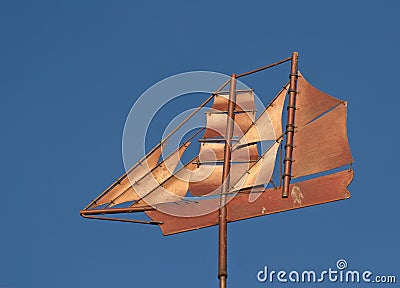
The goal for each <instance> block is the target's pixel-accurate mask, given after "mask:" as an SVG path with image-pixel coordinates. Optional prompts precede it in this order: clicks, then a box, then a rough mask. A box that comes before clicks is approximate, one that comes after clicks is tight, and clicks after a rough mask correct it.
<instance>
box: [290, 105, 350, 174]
mask: <svg viewBox="0 0 400 288" xmlns="http://www.w3.org/2000/svg"><path fill="white" fill-rule="evenodd" d="M346 108H347V107H346V103H341V104H339V106H337V107H336V108H334V109H332V110H331V111H329V112H328V113H326V114H324V115H323V116H321V117H320V118H318V119H317V120H315V121H313V122H311V123H309V124H307V125H306V126H303V127H301V128H299V129H298V130H297V132H296V134H295V139H294V145H295V147H296V148H295V149H294V152H293V159H294V162H293V166H292V176H293V177H294V178H297V177H301V176H305V175H310V174H314V173H318V172H323V171H327V170H330V169H334V168H337V167H340V166H343V165H346V164H350V163H351V162H352V161H353V160H352V156H351V152H350V147H349V143H348V139H347V133H346V110H347V109H346Z"/></svg>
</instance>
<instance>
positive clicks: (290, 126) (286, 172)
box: [282, 52, 299, 198]
mask: <svg viewBox="0 0 400 288" xmlns="http://www.w3.org/2000/svg"><path fill="white" fill-rule="evenodd" d="M298 57H299V54H298V53H297V52H293V54H292V65H291V67H290V76H289V77H290V83H289V84H290V86H289V104H288V106H287V110H288V118H287V124H286V144H285V159H284V160H283V162H284V168H283V186H282V197H284V198H286V197H288V193H289V184H290V178H291V170H292V153H293V137H294V123H295V122H294V118H295V113H296V94H297V78H298V77H297V72H298V71H297V66H298Z"/></svg>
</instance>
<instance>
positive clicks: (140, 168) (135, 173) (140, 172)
mask: <svg viewBox="0 0 400 288" xmlns="http://www.w3.org/2000/svg"><path fill="white" fill-rule="evenodd" d="M163 146H164V144H162V145H160V147H159V148H157V149H156V150H155V151H154V152H153V153H151V154H150V155H149V156H148V157H147V158H146V159H145V161H143V162H142V163H138V164H137V166H136V167H135V168H133V169H132V171H129V173H128V174H127V175H126V176H125V177H123V179H121V180H120V181H118V182H116V183H115V185H114V187H112V188H111V189H110V191H108V192H107V193H105V194H104V195H103V196H102V197H100V198H99V199H98V200H97V201H96V203H95V205H93V206H92V207H91V208H95V207H98V206H101V205H104V204H107V203H111V201H112V200H113V199H115V198H117V197H118V195H120V194H122V193H123V192H124V191H126V190H128V189H129V188H130V187H131V182H130V178H131V177H138V178H141V177H143V176H144V175H146V173H148V172H149V171H150V170H152V169H154V168H155V167H156V166H157V162H158V160H159V159H160V156H161V153H162V150H163ZM134 197H136V199H139V196H138V195H135V196H134ZM136 199H134V200H136Z"/></svg>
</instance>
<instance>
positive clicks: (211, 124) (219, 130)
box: [204, 110, 255, 138]
mask: <svg viewBox="0 0 400 288" xmlns="http://www.w3.org/2000/svg"><path fill="white" fill-rule="evenodd" d="M214 112H215V110H210V113H206V116H207V124H206V131H205V132H204V138H219V137H223V138H224V137H225V133H226V125H227V121H228V115H227V114H225V113H219V112H218V113H214ZM254 120H255V112H248V113H245V112H243V113H237V114H235V120H234V129H233V136H234V137H241V136H242V135H243V134H244V132H246V131H247V129H249V127H250V126H251V125H252V124H253V122H254Z"/></svg>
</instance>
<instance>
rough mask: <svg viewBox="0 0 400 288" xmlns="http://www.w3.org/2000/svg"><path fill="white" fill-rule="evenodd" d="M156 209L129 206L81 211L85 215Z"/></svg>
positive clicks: (152, 208)
mask: <svg viewBox="0 0 400 288" xmlns="http://www.w3.org/2000/svg"><path fill="white" fill-rule="evenodd" d="M150 210H155V208H154V207H151V206H143V207H127V208H112V209H95V210H81V211H80V212H79V213H80V214H81V215H82V216H85V215H100V214H118V213H134V212H144V211H150Z"/></svg>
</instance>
